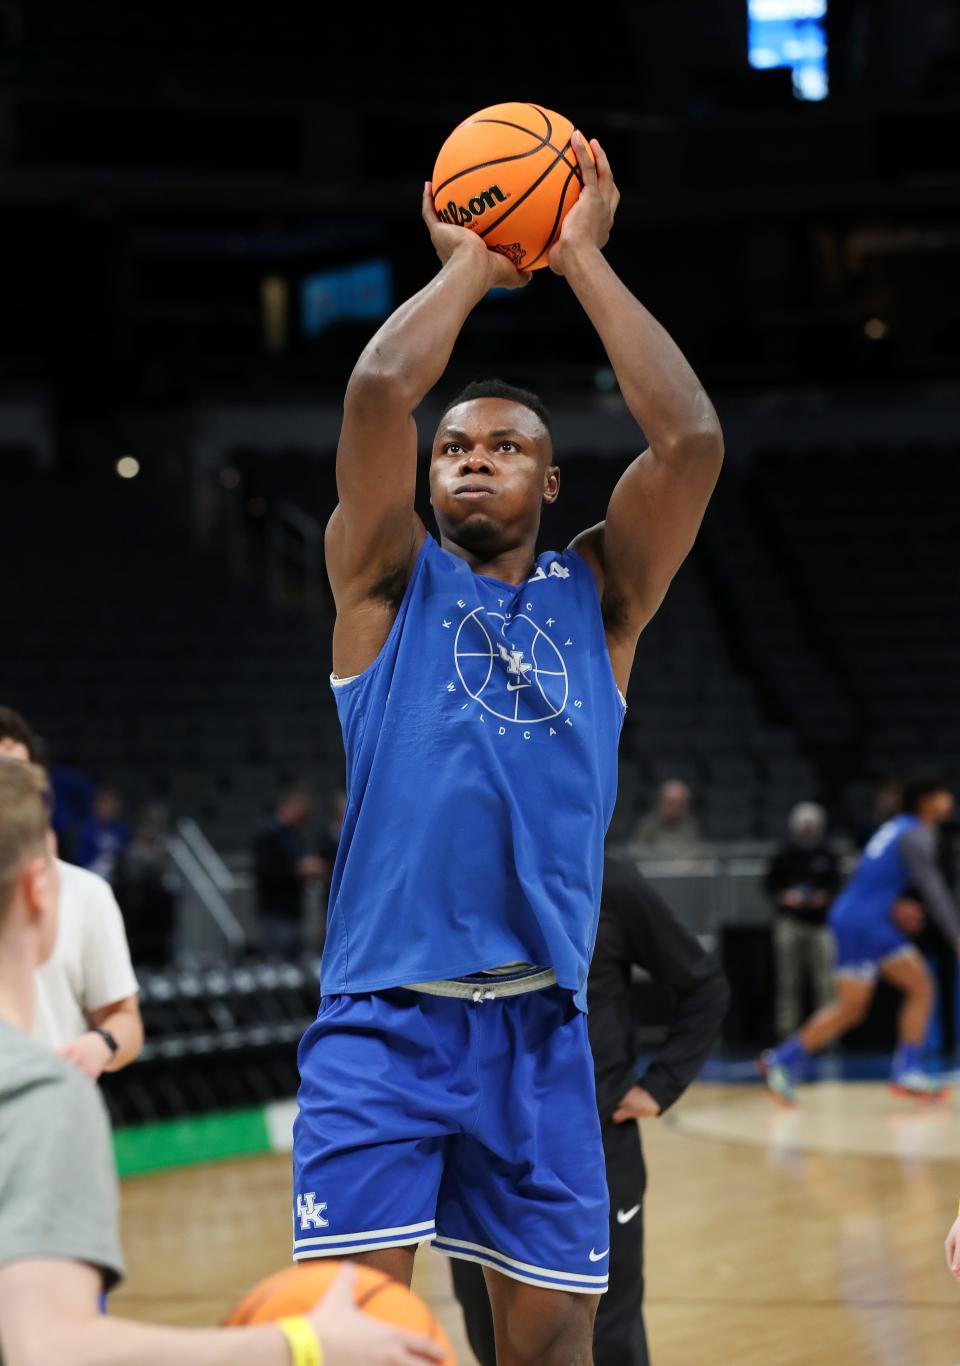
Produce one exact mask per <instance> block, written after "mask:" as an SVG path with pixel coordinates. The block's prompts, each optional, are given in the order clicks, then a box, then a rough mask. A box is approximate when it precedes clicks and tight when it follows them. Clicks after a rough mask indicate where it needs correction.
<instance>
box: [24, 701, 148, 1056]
mask: <svg viewBox="0 0 960 1366" xmlns="http://www.w3.org/2000/svg"><path fill="white" fill-rule="evenodd" d="M38 749H39V746H38V744H37V740H36V737H35V736H34V734H33V731H32V730H31V729H30V727H29V725H28V724H27V722H26V721H25V720H24V719H23V717H22V716H20V714H19V713H18V712H15V711H13V710H12V708H9V707H0V754H6V755H8V756H9V757H11V758H14V759H21V760H23V761H25V762H29V763H36V762H37V757H38ZM57 866H58V868H59V871H60V886H61V893H60V925H59V930H58V932H57V941H56V944H55V946H54V950H53V954H52V956H51V957H50V959H49V961H48V962H47V963H45V964H44V965H43V967H41V968H38V969H37V973H36V982H35V993H36V1009H35V1014H34V1022H33V1029H32V1033H33V1037H34V1039H36V1040H37V1042H38V1043H42V1044H45V1045H46V1046H47V1047H48V1048H51V1049H53V1050H54V1052H57V1053H59V1054H60V1056H61V1057H63V1058H66V1059H67V1060H68V1062H71V1063H73V1065H74V1066H75V1067H77V1068H79V1070H80V1071H81V1072H84V1073H85V1074H86V1075H87V1076H88V1077H90V1078H91V1079H92V1080H93V1081H96V1080H97V1079H98V1077H99V1076H100V1074H101V1073H102V1072H117V1071H119V1070H120V1068H122V1067H126V1066H127V1064H128V1063H131V1062H133V1061H134V1059H135V1058H136V1057H138V1056H139V1053H140V1050H141V1049H142V1048H143V1022H142V1020H141V1018H140V1005H139V984H138V982H137V979H136V976H135V974H134V971H133V964H132V963H131V961H130V949H129V947H128V945H127V935H126V931H125V930H124V926H123V916H122V915H121V913H120V907H119V906H118V905H117V901H116V897H115V896H114V895H113V892H112V890H111V888H110V884H109V883H107V882H105V881H104V879H103V878H101V877H98V876H97V874H96V873H91V872H88V871H87V869H85V868H76V867H74V866H73V864H70V863H64V862H62V860H60V859H58V860H57Z"/></svg>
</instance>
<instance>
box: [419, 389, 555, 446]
mask: <svg viewBox="0 0 960 1366" xmlns="http://www.w3.org/2000/svg"><path fill="white" fill-rule="evenodd" d="M474 398H505V399H509V401H510V402H511V403H520V404H522V405H523V407H524V408H529V409H530V411H531V412H532V413H536V415H537V417H538V418H539V419H540V421H541V422H542V423H543V425H544V426H545V427H546V429H547V431H548V432H549V434H550V442H551V444H552V443H553V424H552V423H551V421H550V414H549V412H548V411H547V406H546V404H545V403H544V401H543V399H542V398H541V397H540V395H539V394H535V393H534V392H533V391H532V390H531V389H521V388H519V387H518V386H517V385H516V384H508V383H507V382H506V380H503V379H475V380H471V381H470V383H469V384H468V385H467V387H466V388H465V389H461V391H460V393H459V394H457V396H456V398H452V399H451V400H450V402H449V403H448V404H447V406H446V407H445V408H444V410H443V412H442V413H441V414H440V421H441V422H442V421H443V419H444V418H445V417H446V415H447V413H449V411H450V409H451V408H456V407H457V405H458V404H460V403H469V402H470V400H471V399H474Z"/></svg>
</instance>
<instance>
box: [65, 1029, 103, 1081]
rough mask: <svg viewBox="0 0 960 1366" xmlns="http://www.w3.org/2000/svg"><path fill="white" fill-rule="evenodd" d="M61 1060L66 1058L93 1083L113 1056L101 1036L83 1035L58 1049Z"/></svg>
mask: <svg viewBox="0 0 960 1366" xmlns="http://www.w3.org/2000/svg"><path fill="white" fill-rule="evenodd" d="M57 1052H58V1053H59V1054H60V1056H61V1058H66V1060H67V1062H69V1063H72V1064H73V1066H74V1067H75V1068H76V1069H77V1071H78V1072H83V1073H84V1075H85V1076H88V1077H89V1078H90V1080H91V1081H97V1080H98V1078H99V1076H100V1073H101V1072H102V1071H103V1069H104V1068H105V1067H106V1065H107V1063H108V1062H109V1061H110V1059H111V1057H112V1056H113V1054H112V1052H111V1050H110V1045H109V1044H108V1043H107V1041H106V1040H105V1039H103V1038H101V1036H100V1035H99V1034H94V1033H88V1034H81V1035H80V1037H79V1039H71V1040H70V1042H69V1043H65V1044H64V1045H63V1046H62V1047H61V1048H58V1049H57Z"/></svg>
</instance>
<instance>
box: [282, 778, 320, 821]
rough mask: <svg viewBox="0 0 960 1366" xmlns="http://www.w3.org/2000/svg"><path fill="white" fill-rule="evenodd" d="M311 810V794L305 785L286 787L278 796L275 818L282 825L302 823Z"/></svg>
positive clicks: (307, 817) (307, 818)
mask: <svg viewBox="0 0 960 1366" xmlns="http://www.w3.org/2000/svg"><path fill="white" fill-rule="evenodd" d="M312 811H313V796H312V794H311V793H310V792H309V791H308V790H307V788H305V787H288V788H287V790H286V791H285V792H284V793H283V794H282V795H281V797H280V805H279V806H278V807H277V819H278V820H281V821H283V823H284V825H304V824H305V823H306V822H307V821H308V820H309V819H310V815H311V813H312Z"/></svg>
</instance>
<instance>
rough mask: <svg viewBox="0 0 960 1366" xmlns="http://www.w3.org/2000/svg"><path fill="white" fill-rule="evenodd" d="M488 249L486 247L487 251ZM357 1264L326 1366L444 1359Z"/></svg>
mask: <svg viewBox="0 0 960 1366" xmlns="http://www.w3.org/2000/svg"><path fill="white" fill-rule="evenodd" d="M484 250H486V248H484ZM356 1272H357V1268H356V1263H355V1262H345V1263H344V1266H343V1270H342V1271H341V1272H340V1274H339V1276H338V1277H337V1279H336V1280H335V1281H334V1282H333V1284H332V1285H331V1287H330V1289H329V1290H328V1291H327V1293H326V1295H324V1297H323V1299H322V1300H321V1302H320V1303H319V1304H318V1305H317V1307H316V1309H314V1310H313V1312H312V1313H310V1314H308V1315H307V1317H308V1318H309V1320H310V1322H311V1323H312V1324H313V1328H314V1332H315V1333H316V1335H317V1337H318V1338H319V1339H320V1345H321V1346H322V1348H323V1362H324V1366H416V1364H417V1363H419V1362H424V1361H435V1362H436V1361H440V1362H442V1361H443V1360H444V1356H445V1353H444V1349H443V1348H442V1347H441V1346H440V1345H439V1344H438V1343H436V1342H431V1341H430V1339H429V1338H425V1337H422V1336H421V1335H420V1334H419V1333H410V1332H408V1331H407V1330H406V1329H404V1328H392V1327H391V1326H390V1325H389V1324H387V1323H381V1322H380V1321H379V1320H378V1319H372V1318H370V1317H369V1316H368V1315H367V1314H364V1313H363V1311H362V1310H360V1309H358V1308H357V1307H356V1305H355V1304H354V1302H353V1282H354V1279H355V1277H356Z"/></svg>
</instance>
